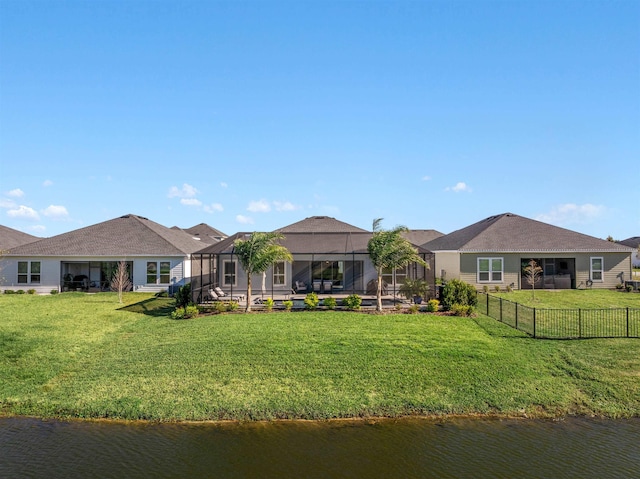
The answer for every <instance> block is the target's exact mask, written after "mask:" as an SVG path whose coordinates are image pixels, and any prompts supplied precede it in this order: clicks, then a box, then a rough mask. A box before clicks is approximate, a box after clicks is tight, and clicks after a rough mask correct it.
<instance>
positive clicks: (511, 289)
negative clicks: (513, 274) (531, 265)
mask: <svg viewBox="0 0 640 479" xmlns="http://www.w3.org/2000/svg"><path fill="white" fill-rule="evenodd" d="M507 293H513V286H511V285H510V284H508V285H507Z"/></svg>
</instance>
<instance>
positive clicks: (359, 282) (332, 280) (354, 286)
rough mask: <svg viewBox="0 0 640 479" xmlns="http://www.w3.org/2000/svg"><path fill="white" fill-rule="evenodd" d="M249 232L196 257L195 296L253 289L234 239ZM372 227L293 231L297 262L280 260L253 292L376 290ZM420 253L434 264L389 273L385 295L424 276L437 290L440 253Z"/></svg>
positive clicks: (279, 295)
mask: <svg viewBox="0 0 640 479" xmlns="http://www.w3.org/2000/svg"><path fill="white" fill-rule="evenodd" d="M246 235H248V233H238V234H236V235H234V236H232V237H229V238H227V239H225V240H223V241H221V242H219V243H216V244H215V245H212V246H209V247H207V248H205V249H203V250H202V251H199V252H197V253H195V254H193V255H192V256H191V267H192V277H191V291H192V294H193V301H194V302H197V303H201V302H203V301H205V300H206V299H207V294H208V292H209V290H210V289H213V288H215V287H219V288H221V289H222V290H223V291H224V292H225V293H227V294H229V295H231V296H236V295H244V294H246V292H247V278H246V274H245V272H244V271H243V270H242V267H241V265H240V263H239V261H238V258H237V256H236V255H235V253H234V242H235V240H236V239H238V238H244V237H245V236H246ZM370 238H371V233H368V232H362V233H360V232H357V233H354V232H348V233H287V234H286V235H285V238H284V239H282V240H281V241H280V244H282V245H283V246H284V247H286V248H287V249H288V250H289V251H290V252H291V254H292V256H293V262H292V263H286V262H277V263H275V264H274V265H273V266H272V267H271V268H269V269H268V270H267V271H266V272H265V273H264V274H261V275H255V276H253V277H252V279H251V284H252V293H253V298H251V299H252V300H255V299H257V298H266V297H270V298H274V299H289V298H291V297H295V296H296V295H298V296H299V297H304V295H306V294H307V293H309V292H316V293H318V294H319V295H332V296H336V297H340V296H341V295H349V294H354V293H355V294H359V295H375V294H376V287H377V273H376V270H375V268H374V267H373V265H372V264H371V260H370V258H369V254H368V253H367V243H368V241H369V239H370ZM416 248H417V249H418V252H419V254H420V256H421V257H422V258H423V259H424V260H425V262H426V263H427V264H428V265H429V266H430V267H429V266H428V267H424V266H422V265H418V264H411V265H408V266H406V267H404V268H400V269H397V270H387V271H385V272H384V275H383V294H384V295H386V296H389V297H396V296H397V297H399V293H398V289H399V288H400V285H401V284H402V283H403V282H404V280H405V278H412V279H413V278H422V279H425V280H426V281H427V283H428V284H429V286H430V293H431V295H433V294H434V291H435V290H434V283H435V275H434V256H433V254H432V253H431V252H429V251H427V250H424V249H422V248H420V247H417V246H416Z"/></svg>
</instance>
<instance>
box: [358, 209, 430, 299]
mask: <svg viewBox="0 0 640 479" xmlns="http://www.w3.org/2000/svg"><path fill="white" fill-rule="evenodd" d="M381 222H382V218H378V219H376V220H374V221H373V236H372V237H371V239H370V240H369V243H368V244H367V251H368V252H369V257H370V258H371V262H372V263H373V266H374V267H375V268H376V272H377V275H378V285H377V291H376V297H377V306H376V310H377V311H382V273H383V271H384V270H385V269H387V268H390V269H392V270H393V269H395V268H402V267H404V266H406V265H408V264H410V263H418V264H420V265H422V266H428V265H427V263H426V261H425V260H424V259H422V258H421V257H420V255H419V254H418V250H417V249H416V248H415V247H414V246H413V245H412V244H411V243H410V242H409V241H408V240H407V239H406V238H404V237H403V236H402V233H404V232H405V231H408V228H407V227H405V226H396V227H395V228H393V229H391V230H383V229H382V228H381V227H380V224H381Z"/></svg>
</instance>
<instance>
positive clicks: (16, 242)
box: [0, 225, 41, 251]
mask: <svg viewBox="0 0 640 479" xmlns="http://www.w3.org/2000/svg"><path fill="white" fill-rule="evenodd" d="M39 239H41V238H39V237H37V236H33V235H30V234H27V233H23V232H22V231H18V230H14V229H13V228H9V227H8V226H2V225H0V251H6V250H8V249H11V248H15V247H16V246H22V245H23V244H29V243H33V242H34V241H38V240H39Z"/></svg>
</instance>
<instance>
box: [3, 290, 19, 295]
mask: <svg viewBox="0 0 640 479" xmlns="http://www.w3.org/2000/svg"><path fill="white" fill-rule="evenodd" d="M4 294H16V292H15V291H14V290H12V289H5V290H4Z"/></svg>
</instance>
